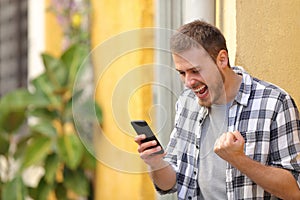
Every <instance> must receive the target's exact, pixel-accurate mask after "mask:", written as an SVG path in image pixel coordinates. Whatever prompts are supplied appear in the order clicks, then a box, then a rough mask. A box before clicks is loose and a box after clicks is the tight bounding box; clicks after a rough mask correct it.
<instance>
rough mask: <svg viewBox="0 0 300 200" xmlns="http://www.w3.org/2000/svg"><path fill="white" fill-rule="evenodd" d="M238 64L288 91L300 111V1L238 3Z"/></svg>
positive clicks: (250, 0) (272, 0) (258, 0)
mask: <svg viewBox="0 0 300 200" xmlns="http://www.w3.org/2000/svg"><path fill="white" fill-rule="evenodd" d="M236 64H237V65H241V66H243V67H244V68H245V69H246V70H248V71H249V72H250V73H251V74H253V75H255V76H256V77H258V78H261V79H264V80H267V81H269V82H273V83H275V84H276V85H279V86H280V87H281V88H283V89H285V90H286V91H287V92H289V93H290V94H291V95H292V96H293V97H294V99H295V101H296V104H297V105H298V107H300V90H299V88H300V1H299V0H288V1H283V0H237V1H236Z"/></svg>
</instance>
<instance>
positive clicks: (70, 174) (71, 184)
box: [63, 169, 89, 196]
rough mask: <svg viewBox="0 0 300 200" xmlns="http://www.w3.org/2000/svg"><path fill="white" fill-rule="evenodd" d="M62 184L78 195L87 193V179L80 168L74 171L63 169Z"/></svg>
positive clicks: (86, 194)
mask: <svg viewBox="0 0 300 200" xmlns="http://www.w3.org/2000/svg"><path fill="white" fill-rule="evenodd" d="M63 184H64V185H65V186H66V188H68V189H70V190H72V191H74V192H75V193H76V194H78V195H82V196H88V194H89V180H88V179H87V177H86V176H85V174H84V172H83V170H82V169H77V170H76V171H72V170H68V169H65V170H64V182H63Z"/></svg>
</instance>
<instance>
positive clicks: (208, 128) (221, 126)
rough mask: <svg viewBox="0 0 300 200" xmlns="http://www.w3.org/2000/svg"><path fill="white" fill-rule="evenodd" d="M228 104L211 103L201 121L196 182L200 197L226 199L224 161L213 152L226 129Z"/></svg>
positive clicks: (211, 199)
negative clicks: (217, 140) (216, 142)
mask: <svg viewBox="0 0 300 200" xmlns="http://www.w3.org/2000/svg"><path fill="white" fill-rule="evenodd" d="M228 108H229V107H228V105H212V107H211V108H210V111H209V114H208V116H207V117H206V119H205V121H204V122H203V126H202V131H201V138H200V153H199V173H198V184H199V187H200V191H201V194H200V199H205V200H206V199H209V200H213V199H217V200H219V199H226V198H227V197H226V174H225V173H226V161H224V160H223V159H221V158H220V157H219V156H218V155H217V154H215V153H214V151H213V148H214V144H215V141H216V139H217V138H218V137H219V136H220V135H221V134H222V133H224V132H226V131H227V122H228Z"/></svg>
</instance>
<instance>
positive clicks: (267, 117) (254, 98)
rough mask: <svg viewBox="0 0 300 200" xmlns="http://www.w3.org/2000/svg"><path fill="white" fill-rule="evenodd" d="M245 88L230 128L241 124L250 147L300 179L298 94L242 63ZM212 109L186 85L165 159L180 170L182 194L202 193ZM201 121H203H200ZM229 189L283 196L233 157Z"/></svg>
mask: <svg viewBox="0 0 300 200" xmlns="http://www.w3.org/2000/svg"><path fill="white" fill-rule="evenodd" d="M233 69H234V71H235V72H236V73H238V74H241V75H242V76H243V79H242V84H241V87H240V90H239V92H238V94H237V96H236V98H235V100H234V101H233V103H232V105H231V107H230V108H229V119H228V131H234V130H239V131H240V133H241V134H242V135H243V137H244V138H245V149H244V152H245V154H246V155H247V156H249V157H250V158H252V159H253V160H256V161H258V162H260V163H262V164H264V165H269V166H274V167H279V168H284V169H286V170H289V171H290V172H291V173H292V174H293V176H294V177H295V179H296V180H297V182H298V185H299V183H300V175H299V173H300V141H299V140H300V120H299V113H298V110H297V108H296V105H295V103H294V101H293V100H292V98H291V97H290V96H289V95H288V94H287V93H286V92H285V91H283V90H281V89H280V88H278V87H276V86H274V85H272V84H269V83H267V82H263V81H261V80H258V79H256V78H253V77H251V76H250V75H249V74H247V73H246V72H245V71H244V70H243V69H242V68H239V67H234V68H233ZM207 113H208V111H207V109H206V108H204V107H201V106H200V105H199V104H198V99H197V97H196V96H195V95H194V93H193V92H192V91H191V90H189V89H186V90H184V91H183V93H182V94H181V96H180V97H179V99H178V101H177V103H176V117H175V128H174V130H173V131H172V134H171V136H170V142H169V144H168V147H167V149H166V151H167V155H166V157H165V160H166V161H168V162H169V163H170V164H171V165H172V167H173V168H174V169H175V171H176V172H177V184H176V185H175V187H174V188H173V189H171V190H170V191H161V190H160V189H159V188H157V190H158V191H159V192H160V193H161V194H165V193H171V192H176V191H177V196H178V199H180V200H181V199H182V200H183V199H184V200H186V199H199V193H200V188H199V186H198V182H197V177H198V172H199V169H198V167H199V162H201V160H199V149H200V148H199V144H200V136H201V128H199V126H200V127H201V124H202V122H203V119H205V117H206V115H207ZM197 126H198V127H197ZM224 184H226V193H227V198H228V199H229V200H238V199H277V198H276V197H274V196H272V195H271V194H269V193H268V192H266V191H264V190H263V188H261V187H260V186H258V185H257V184H256V183H254V182H253V181H252V180H250V179H249V178H248V177H246V176H245V175H244V174H242V173H241V172H240V171H239V170H237V169H236V168H234V167H232V166H231V165H230V164H229V163H227V168H226V183H224Z"/></svg>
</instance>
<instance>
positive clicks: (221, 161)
mask: <svg viewBox="0 0 300 200" xmlns="http://www.w3.org/2000/svg"><path fill="white" fill-rule="evenodd" d="M171 51H172V55H173V60H174V63H175V67H176V70H177V71H178V72H179V74H180V77H181V79H182V81H183V82H184V84H185V86H186V89H185V90H184V91H183V92H182V94H181V95H180V97H179V99H178V101H177V103H176V116H175V127H174V129H173V131H172V134H171V137H170V142H169V144H168V147H167V149H166V153H165V154H160V155H157V154H153V153H155V152H157V151H159V150H160V147H155V148H150V149H149V148H148V147H152V146H155V145H156V142H155V141H150V142H145V143H141V140H143V139H145V136H144V135H142V136H137V137H136V138H135V141H136V143H138V145H139V147H138V152H139V153H140V157H141V158H142V159H143V160H144V161H145V163H146V164H147V165H148V166H149V168H150V175H151V177H152V180H153V182H154V184H155V187H156V188H157V190H158V191H159V192H160V193H162V194H165V193H170V192H176V191H177V195H178V199H209V200H211V199H230V200H231V199H279V198H280V199H300V190H299V185H300V184H299V183H300V174H299V173H300V120H299V112H298V110H297V108H296V105H295V103H294V101H293V100H292V98H291V97H290V96H289V95H288V94H287V93H286V92H285V91H283V90H281V89H280V88H278V87H276V86H275V85H272V84H270V83H267V82H264V81H261V80H258V79H256V78H253V77H251V76H250V75H249V74H247V73H246V72H245V71H244V70H243V69H242V68H240V67H233V68H231V67H230V64H229V59H228V52H227V47H226V41H225V39H224V37H223V35H222V34H221V32H220V31H219V30H218V29H217V28H216V27H214V26H212V25H210V24H207V23H205V22H203V21H194V22H191V23H189V24H186V25H183V26H182V27H181V28H179V30H178V32H177V33H175V34H174V35H173V36H172V38H171Z"/></svg>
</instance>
